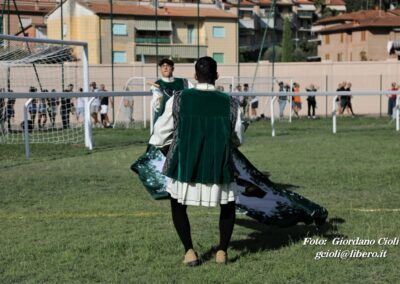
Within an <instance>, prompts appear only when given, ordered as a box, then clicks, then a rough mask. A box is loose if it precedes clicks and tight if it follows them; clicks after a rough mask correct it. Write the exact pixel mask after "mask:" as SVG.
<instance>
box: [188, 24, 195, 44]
mask: <svg viewBox="0 0 400 284" xmlns="http://www.w3.org/2000/svg"><path fill="white" fill-rule="evenodd" d="M187 43H188V44H193V43H194V25H187Z"/></svg>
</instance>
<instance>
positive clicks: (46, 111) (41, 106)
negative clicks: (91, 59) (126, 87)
mask: <svg viewBox="0 0 400 284" xmlns="http://www.w3.org/2000/svg"><path fill="white" fill-rule="evenodd" d="M90 87H91V91H92V92H106V88H105V85H104V84H101V85H100V88H97V85H96V82H92V83H91V84H90ZM73 91H74V85H73V84H69V85H68V86H67V87H66V88H65V89H64V92H65V93H69V92H73ZM0 92H5V89H4V88H2V89H0ZM9 92H12V90H10V91H9ZM29 92H30V93H36V92H38V89H37V88H36V87H35V86H31V87H29ZM42 92H43V93H46V92H48V90H47V89H42ZM51 92H56V90H55V89H52V90H51ZM79 92H83V89H82V88H79ZM109 102H110V100H109V97H108V96H103V95H102V96H96V97H95V99H94V101H93V103H92V105H91V107H90V114H91V117H92V119H93V123H94V125H95V127H104V128H110V127H112V126H111V123H110V119H109V117H108V105H109ZM15 103H16V99H15V98H8V99H3V98H0V124H1V130H2V132H5V128H7V129H8V132H12V131H13V129H12V125H13V119H14V117H15ZM27 110H28V114H29V118H28V127H29V130H33V129H35V127H36V125H37V128H38V129H39V130H45V129H49V128H52V129H54V128H56V118H57V115H58V114H60V116H61V123H62V128H63V129H68V128H70V127H71V124H70V120H71V114H75V116H76V122H77V124H81V123H82V122H83V121H84V113H85V98H83V97H76V98H71V97H61V98H57V97H51V98H32V99H31V101H30V103H29V104H28V107H27ZM99 113H100V120H99V119H98V114H99ZM48 119H49V122H50V125H48V124H47V122H48ZM5 124H7V126H5ZM23 125H24V124H23V123H21V127H24V126H23Z"/></svg>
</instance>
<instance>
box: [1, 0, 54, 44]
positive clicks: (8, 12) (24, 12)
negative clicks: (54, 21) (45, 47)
mask: <svg viewBox="0 0 400 284" xmlns="http://www.w3.org/2000/svg"><path fill="white" fill-rule="evenodd" d="M56 5H57V3H56V0H40V1H39V0H24V1H21V0H16V1H15V2H14V1H12V0H2V1H0V9H1V14H0V33H3V34H10V35H22V33H24V35H25V36H29V37H37V38H46V36H47V30H46V25H45V16H46V14H47V13H48V12H49V11H51V10H52V9H53V8H54V7H55V6H56Z"/></svg>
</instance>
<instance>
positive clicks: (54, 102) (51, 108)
mask: <svg viewBox="0 0 400 284" xmlns="http://www.w3.org/2000/svg"><path fill="white" fill-rule="evenodd" d="M51 92H52V93H55V92H56V90H55V89H52V90H51ZM59 105H60V100H59V98H48V99H47V113H48V114H49V118H50V122H51V127H53V128H54V127H55V126H56V116H57V108H58V106H59Z"/></svg>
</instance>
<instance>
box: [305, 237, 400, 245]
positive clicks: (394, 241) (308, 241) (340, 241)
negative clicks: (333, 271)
mask: <svg viewBox="0 0 400 284" xmlns="http://www.w3.org/2000/svg"><path fill="white" fill-rule="evenodd" d="M327 244H332V245H337V246H347V245H353V246H372V245H380V246H398V245H399V244H400V239H399V238H398V237H395V238H379V239H362V238H359V237H357V238H354V239H345V238H333V239H332V240H325V239H320V238H315V239H314V238H304V241H303V245H311V246H324V245H327Z"/></svg>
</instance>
